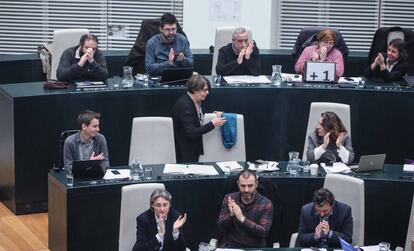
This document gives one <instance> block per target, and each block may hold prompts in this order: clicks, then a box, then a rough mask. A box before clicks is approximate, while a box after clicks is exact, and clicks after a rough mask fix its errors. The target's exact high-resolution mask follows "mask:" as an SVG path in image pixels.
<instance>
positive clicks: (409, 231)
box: [404, 197, 414, 251]
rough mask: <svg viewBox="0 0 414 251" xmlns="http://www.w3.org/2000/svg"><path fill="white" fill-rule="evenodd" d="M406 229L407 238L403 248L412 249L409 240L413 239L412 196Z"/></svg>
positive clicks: (413, 213) (413, 212) (413, 206)
mask: <svg viewBox="0 0 414 251" xmlns="http://www.w3.org/2000/svg"><path fill="white" fill-rule="evenodd" d="M408 222H409V224H408V229H407V239H406V240H405V248H404V250H406V251H409V250H411V251H414V250H412V249H411V241H414V197H413V204H412V205H411V213H410V219H409V220H408Z"/></svg>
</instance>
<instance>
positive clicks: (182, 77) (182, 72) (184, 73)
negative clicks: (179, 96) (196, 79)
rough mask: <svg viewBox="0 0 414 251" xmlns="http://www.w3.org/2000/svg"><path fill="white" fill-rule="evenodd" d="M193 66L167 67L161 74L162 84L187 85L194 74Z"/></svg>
mask: <svg viewBox="0 0 414 251" xmlns="http://www.w3.org/2000/svg"><path fill="white" fill-rule="evenodd" d="M193 70H194V69H193V68H167V69H165V70H164V71H163V72H162V74H161V80H160V83H161V84H162V85H168V84H173V85H178V84H182V85H185V83H186V82H187V80H188V79H189V78H190V77H191V76H192V75H193Z"/></svg>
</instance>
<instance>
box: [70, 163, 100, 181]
mask: <svg viewBox="0 0 414 251" xmlns="http://www.w3.org/2000/svg"><path fill="white" fill-rule="evenodd" d="M102 162H103V160H74V161H73V162H72V173H73V177H74V178H102V177H103V176H104V175H105V170H104V169H105V168H103V167H102Z"/></svg>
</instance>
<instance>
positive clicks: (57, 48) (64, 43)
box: [50, 29, 89, 79]
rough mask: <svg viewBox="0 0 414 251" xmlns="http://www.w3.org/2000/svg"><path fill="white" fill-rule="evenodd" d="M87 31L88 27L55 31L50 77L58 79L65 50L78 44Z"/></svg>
mask: <svg viewBox="0 0 414 251" xmlns="http://www.w3.org/2000/svg"><path fill="white" fill-rule="evenodd" d="M87 33H89V30H88V29H61V30H55V31H54V32H53V42H52V46H51V47H50V53H51V55H52V65H51V74H50V79H56V71H57V68H58V66H59V61H60V57H61V56H62V53H63V51H64V50H66V49H67V48H69V47H72V46H75V45H78V44H79V39H80V37H81V36H82V35H83V34H87Z"/></svg>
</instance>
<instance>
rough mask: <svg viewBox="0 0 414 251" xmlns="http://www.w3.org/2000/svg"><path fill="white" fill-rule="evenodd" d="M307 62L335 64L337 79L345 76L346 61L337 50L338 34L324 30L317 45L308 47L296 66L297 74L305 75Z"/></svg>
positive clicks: (318, 38) (319, 35) (320, 33)
mask: <svg viewBox="0 0 414 251" xmlns="http://www.w3.org/2000/svg"><path fill="white" fill-rule="evenodd" d="M307 61H316V62H334V63H336V68H335V77H336V78H339V77H341V76H342V75H343V74H344V59H343V56H342V53H341V52H340V51H339V50H338V49H337V48H336V34H335V32H334V31H333V30H331V29H323V30H321V31H320V32H319V34H318V37H317V43H316V44H315V45H309V46H308V47H306V48H305V49H304V50H303V52H302V54H300V57H299V59H298V61H296V64H295V72H296V73H298V74H303V73H304V72H305V64H306V62H307Z"/></svg>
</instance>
